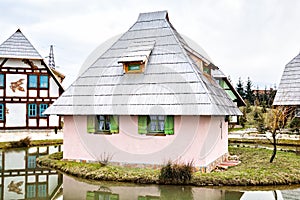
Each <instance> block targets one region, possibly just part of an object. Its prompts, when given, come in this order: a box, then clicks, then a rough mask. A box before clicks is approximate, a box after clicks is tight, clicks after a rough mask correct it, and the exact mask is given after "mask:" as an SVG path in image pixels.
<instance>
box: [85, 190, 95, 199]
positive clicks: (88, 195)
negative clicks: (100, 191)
mask: <svg viewBox="0 0 300 200" xmlns="http://www.w3.org/2000/svg"><path fill="white" fill-rule="evenodd" d="M94 199H95V193H94V192H90V191H87V193H86V200H94Z"/></svg>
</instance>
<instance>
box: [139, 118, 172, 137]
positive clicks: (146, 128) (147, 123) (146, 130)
mask: <svg viewBox="0 0 300 200" xmlns="http://www.w3.org/2000/svg"><path fill="white" fill-rule="evenodd" d="M151 116H152V118H153V116H156V120H155V121H156V126H157V128H159V121H162V120H159V116H163V117H164V130H163V131H162V130H159V131H157V128H156V131H153V130H151ZM138 133H139V134H141V135H149V136H166V135H174V133H175V131H174V115H139V116H138Z"/></svg>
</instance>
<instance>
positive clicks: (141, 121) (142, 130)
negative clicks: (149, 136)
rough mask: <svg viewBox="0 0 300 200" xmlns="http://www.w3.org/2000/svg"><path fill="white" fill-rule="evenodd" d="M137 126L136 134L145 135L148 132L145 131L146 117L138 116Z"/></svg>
mask: <svg viewBox="0 0 300 200" xmlns="http://www.w3.org/2000/svg"><path fill="white" fill-rule="evenodd" d="M138 125H139V128H138V132H139V133H140V134H146V133H147V132H148V131H147V116H146V115H141V116H139V119H138Z"/></svg>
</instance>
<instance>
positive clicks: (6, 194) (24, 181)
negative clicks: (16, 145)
mask: <svg viewBox="0 0 300 200" xmlns="http://www.w3.org/2000/svg"><path fill="white" fill-rule="evenodd" d="M59 151H61V147H60V146H47V147H31V148H28V149H21V150H17V151H0V161H1V162H0V169H1V170H0V171H1V177H0V199H1V200H2V199H52V197H53V196H54V195H55V194H56V193H57V192H58V190H59V188H60V187H61V185H62V175H61V174H58V173H57V172H56V171H55V170H51V169H43V168H40V167H38V166H37V165H36V162H35V160H36V158H38V157H39V156H43V155H47V154H51V153H55V152H59Z"/></svg>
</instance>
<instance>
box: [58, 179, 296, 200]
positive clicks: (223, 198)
mask: <svg viewBox="0 0 300 200" xmlns="http://www.w3.org/2000/svg"><path fill="white" fill-rule="evenodd" d="M63 182H64V184H63V185H64V192H63V193H64V194H63V199H64V200H65V199H66V200H68V199H72V200H73V199H86V200H173V199H178V200H240V199H241V200H260V199H261V200H272V199H274V200H275V199H276V200H283V199H284V200H296V199H300V190H299V189H294V190H287V189H282V190H269V189H272V188H266V187H257V188H253V191H249V188H248V187H244V189H243V188H231V190H230V189H229V188H228V187H227V188H223V189H220V188H219V189H212V188H203V187H190V186H167V185H161V186H159V185H135V184H125V183H112V182H101V183H99V182H98V183H91V182H82V180H77V179H74V178H72V177H69V176H66V175H64V177H63ZM287 187H289V186H287ZM233 189H234V190H235V191H234V190H233ZM246 189H247V191H246ZM250 189H251V188H250ZM262 189H266V190H267V191H259V190H262ZM273 189H274V188H273ZM277 189H278V188H277Z"/></svg>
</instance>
